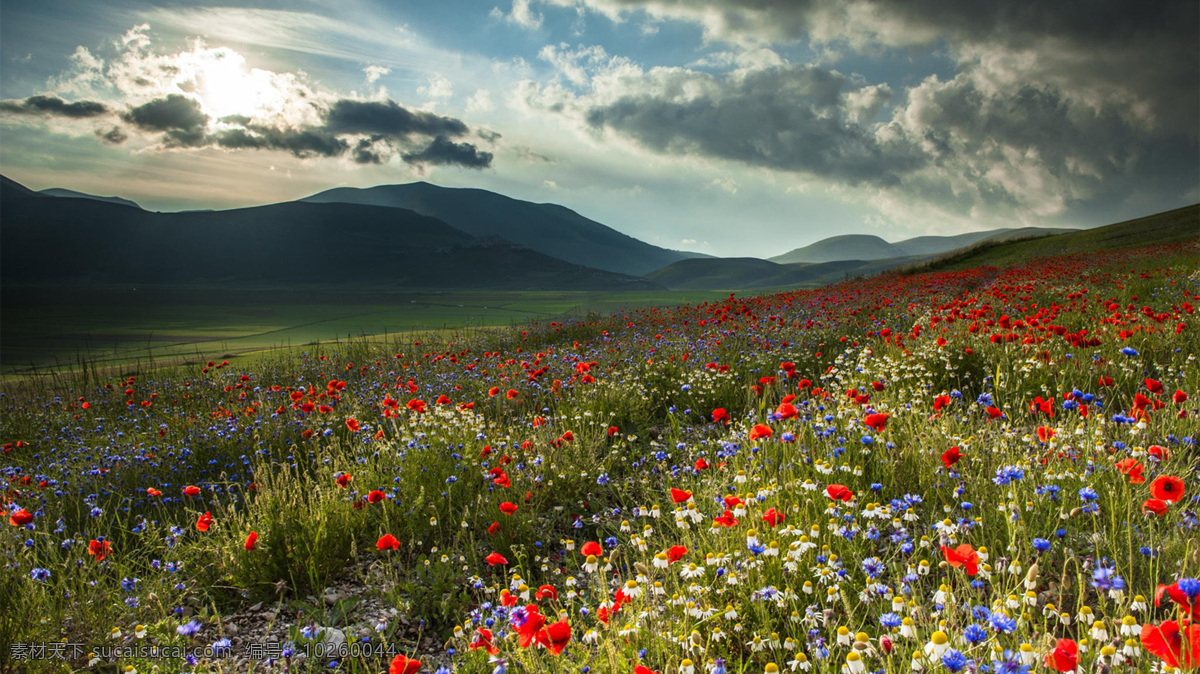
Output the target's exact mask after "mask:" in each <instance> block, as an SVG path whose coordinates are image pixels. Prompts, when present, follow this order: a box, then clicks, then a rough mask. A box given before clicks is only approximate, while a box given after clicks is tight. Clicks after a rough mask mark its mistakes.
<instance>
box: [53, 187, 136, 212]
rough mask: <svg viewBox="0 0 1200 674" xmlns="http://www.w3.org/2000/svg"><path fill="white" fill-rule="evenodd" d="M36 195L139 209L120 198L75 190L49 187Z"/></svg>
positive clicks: (132, 203) (134, 204)
mask: <svg viewBox="0 0 1200 674" xmlns="http://www.w3.org/2000/svg"><path fill="white" fill-rule="evenodd" d="M38 194H44V195H46V196H48V197H67V198H68V199H93V200H95V201H107V202H108V203H110V204H121V205H122V206H132V207H134V208H141V206H139V205H138V204H137V203H136V202H133V201H130V200H128V199H122V198H121V197H98V196H96V195H94V194H85V193H84V192H76V191H75V190H68V189H63V188H61V187H51V188H50V189H48V190H41V191H40V192H38Z"/></svg>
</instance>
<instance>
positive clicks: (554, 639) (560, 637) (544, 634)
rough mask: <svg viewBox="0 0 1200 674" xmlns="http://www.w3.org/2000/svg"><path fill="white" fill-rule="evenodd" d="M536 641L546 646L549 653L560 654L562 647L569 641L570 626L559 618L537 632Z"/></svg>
mask: <svg viewBox="0 0 1200 674" xmlns="http://www.w3.org/2000/svg"><path fill="white" fill-rule="evenodd" d="M536 639H537V642H538V643H539V644H541V645H543V646H545V647H546V650H548V651H550V654H551V655H562V652H563V649H564V648H566V646H567V643H568V642H569V641H571V626H570V625H568V624H567V621H565V620H560V621H558V622H556V623H554V624H552V625H547V626H546V628H545V629H543V630H542V631H540V632H538V633H537V636H536Z"/></svg>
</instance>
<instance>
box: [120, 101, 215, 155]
mask: <svg viewBox="0 0 1200 674" xmlns="http://www.w3.org/2000/svg"><path fill="white" fill-rule="evenodd" d="M121 118H122V119H124V120H125V121H126V122H129V123H130V124H133V125H134V126H136V127H138V128H139V129H143V130H145V131H165V132H166V133H165V135H164V136H165V138H166V139H167V141H168V144H169V145H172V146H183V147H196V146H199V145H202V144H204V140H205V135H206V134H205V129H206V128H207V126H208V115H206V114H204V112H203V111H202V110H201V109H200V103H199V102H197V101H196V99H194V98H189V97H187V96H182V95H180V94H168V95H167V96H166V97H165V98H156V99H154V100H152V101H150V102H149V103H145V104H143V105H139V106H137V107H135V108H131V109H130V110H129V112H126V113H125V114H123V115H121Z"/></svg>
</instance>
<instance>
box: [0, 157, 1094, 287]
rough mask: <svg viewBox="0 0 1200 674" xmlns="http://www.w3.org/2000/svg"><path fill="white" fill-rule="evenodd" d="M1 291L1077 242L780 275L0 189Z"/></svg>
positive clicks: (469, 196) (679, 275)
mask: <svg viewBox="0 0 1200 674" xmlns="http://www.w3.org/2000/svg"><path fill="white" fill-rule="evenodd" d="M0 221H2V223H3V227H0V264H2V266H0V280H2V281H3V282H4V283H5V284H9V285H11V284H25V285H30V284H62V283H67V284H72V283H73V284H81V283H130V282H134V283H139V284H172V283H210V282H220V283H230V284H238V283H247V284H313V283H316V284H340V283H355V284H362V285H375V286H387V287H396V288H446V289H452V288H479V289H484V288H491V289H542V290H613V289H635V290H652V289H662V288H670V289H679V290H685V289H686V290H701V289H714V290H716V289H719V290H745V289H766V288H788V287H797V286H810V287H811V286H815V285H821V284H825V283H832V282H836V281H841V280H843V279H844V278H846V277H848V276H860V275H870V274H876V273H879V272H881V271H884V270H887V269H891V268H895V267H899V266H904V265H909V264H912V263H915V262H920V261H923V260H929V259H932V258H935V257H936V258H937V259H938V260H941V259H943V257H944V256H945V255H946V254H947V253H950V252H951V251H960V250H962V249H964V248H967V247H970V246H974V245H976V244H980V243H981V242H999V241H1006V240H1010V239H1029V238H1036V237H1046V236H1051V235H1056V234H1061V233H1065V232H1076V231H1078V230H1069V229H1049V228H1038V227H1025V228H1020V229H993V230H988V231H983V232H971V233H968V234H959V235H957V236H921V237H916V238H912V239H906V240H903V241H897V242H894V243H889V242H888V241H885V240H884V239H882V238H880V237H878V236H871V235H864V234H849V235H842V236H834V237H830V238H827V239H823V240H821V241H818V242H816V243H813V244H811V245H808V246H804V247H802V248H797V249H795V250H792V251H790V252H787V253H784V254H783V255H779V256H776V257H773V258H770V259H769V260H762V259H758V258H714V257H710V256H706V255H702V254H699V253H689V252H681V251H676V250H669V249H666V248H660V247H658V246H653V245H651V244H648V243H646V242H643V241H639V240H638V239H635V238H633V237H631V236H627V235H625V234H622V233H620V232H618V231H616V230H614V229H612V228H610V227H607V226H605V225H603V224H600V223H599V222H596V221H594V220H590V219H588V218H586V217H584V216H582V215H580V214H579V213H576V212H575V211H572V210H571V209H569V208H566V207H563V206H559V205H557V204H537V203H532V202H528V201H521V200H519V199H513V198H510V197H506V196H504V195H501V194H496V193H494V192H488V191H486V190H480V189H459V188H447V187H439V186H436V185H431V184H429V183H424V182H417V183H409V184H404V185H380V186H378V187H372V188H367V189H355V188H346V187H340V188H336V189H331V190H327V191H324V192H320V193H318V194H314V195H312V196H309V197H306V198H303V199H300V200H298V201H292V202H285V203H280V204H272V205H268V206H259V207H255V208H239V209H233V210H227V211H211V210H208V211H184V212H178V213H157V212H151V211H146V210H144V209H142V208H141V207H140V206H139V205H138V204H137V203H135V202H133V201H130V200H128V199H122V198H120V197H100V196H95V195H91V194H85V193H83V192H76V191H74V190H67V189H61V188H52V189H47V190H42V191H41V192H35V191H32V190H29V189H28V188H26V187H24V186H22V185H20V184H18V183H16V182H14V181H12V180H9V179H8V178H4V177H3V176H0Z"/></svg>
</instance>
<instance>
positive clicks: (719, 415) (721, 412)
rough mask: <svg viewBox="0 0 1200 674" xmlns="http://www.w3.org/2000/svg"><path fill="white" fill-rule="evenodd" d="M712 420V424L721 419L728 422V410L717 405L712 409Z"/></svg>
mask: <svg viewBox="0 0 1200 674" xmlns="http://www.w3.org/2000/svg"><path fill="white" fill-rule="evenodd" d="M712 420H713V423H714V424H716V423H720V422H722V421H724V422H725V423H726V424H728V423H729V412H726V411H725V408H724V407H718V408H717V409H715V410H713V411H712Z"/></svg>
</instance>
